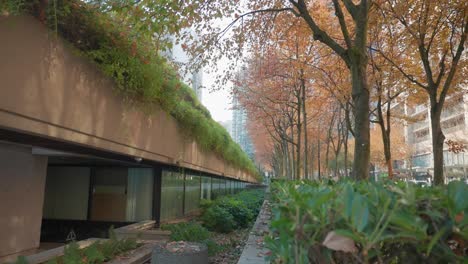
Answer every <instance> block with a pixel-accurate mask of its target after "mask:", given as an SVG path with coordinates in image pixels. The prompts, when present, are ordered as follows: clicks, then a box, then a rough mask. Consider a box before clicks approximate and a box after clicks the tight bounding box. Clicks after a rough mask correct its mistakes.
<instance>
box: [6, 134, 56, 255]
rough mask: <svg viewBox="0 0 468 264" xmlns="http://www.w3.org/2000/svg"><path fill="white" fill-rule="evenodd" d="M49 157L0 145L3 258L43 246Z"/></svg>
mask: <svg viewBox="0 0 468 264" xmlns="http://www.w3.org/2000/svg"><path fill="white" fill-rule="evenodd" d="M46 170H47V157H44V156H33V155H32V154H31V148H28V147H22V146H17V145H11V144H4V143H2V142H0V256H4V255H8V254H12V253H15V252H20V251H23V250H27V249H32V248H35V247H38V246H39V237H40V232H41V219H42V203H43V200H44V185H45V180H46Z"/></svg>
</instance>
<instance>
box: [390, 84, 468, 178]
mask: <svg viewBox="0 0 468 264" xmlns="http://www.w3.org/2000/svg"><path fill="white" fill-rule="evenodd" d="M394 111H395V114H396V115H399V114H404V116H405V117H406V118H405V120H406V121H405V123H406V126H405V141H406V142H407V145H408V148H409V151H410V152H411V159H410V161H409V162H397V163H396V165H397V168H398V167H400V168H407V169H413V170H421V171H428V172H429V173H430V174H431V175H432V174H433V172H432V171H433V152H432V132H431V120H430V107H429V102H427V103H424V104H419V105H416V106H409V105H408V104H406V103H403V104H398V106H397V107H394ZM441 126H442V130H443V132H444V135H445V138H446V140H452V141H455V142H459V143H462V144H464V145H465V146H468V95H467V94H463V93H457V94H453V95H451V96H448V97H447V99H446V101H445V104H444V109H443V111H442V114H441ZM444 173H445V177H446V179H447V180H450V179H453V178H468V153H467V152H460V153H453V152H450V151H449V150H448V145H446V144H444Z"/></svg>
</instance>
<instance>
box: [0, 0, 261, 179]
mask: <svg viewBox="0 0 468 264" xmlns="http://www.w3.org/2000/svg"><path fill="white" fill-rule="evenodd" d="M43 2H44V1H38V0H36V1H24V0H6V1H0V16H4V15H7V16H8V15H21V14H29V15H33V16H35V17H36V18H37V19H38V20H39V21H41V22H42V23H44V24H45V25H47V26H48V27H49V28H50V29H51V30H52V32H53V33H55V34H57V35H59V36H60V37H61V38H63V39H64V40H66V41H67V43H69V44H71V45H70V47H71V48H73V49H75V51H76V53H77V54H80V55H81V56H83V57H86V58H88V59H89V60H90V61H92V62H93V63H95V64H96V65H97V67H98V68H99V69H100V70H101V71H102V72H103V73H104V74H105V75H107V76H109V77H110V78H112V79H113V80H114V82H115V84H116V85H115V87H116V91H117V92H118V93H119V94H120V95H121V96H123V97H124V98H125V100H126V101H127V102H129V103H130V104H131V105H134V106H139V107H143V110H145V112H148V113H149V114H150V113H151V111H152V110H153V109H155V108H156V109H162V110H164V111H165V112H166V113H168V114H170V115H172V116H173V117H174V118H175V119H176V121H177V122H178V124H179V126H181V131H184V132H185V133H187V136H189V137H191V138H193V139H194V140H195V141H196V142H197V144H198V145H199V146H200V147H201V148H202V149H203V150H205V151H213V152H215V153H216V154H218V155H219V156H220V157H222V158H223V159H224V160H226V161H227V162H229V163H230V164H232V165H233V166H236V167H238V168H241V169H244V170H246V171H249V172H250V173H251V174H252V175H255V177H257V178H258V179H260V175H259V174H258V172H257V169H256V168H255V165H254V164H253V162H252V161H251V160H250V159H249V157H248V156H247V154H245V153H244V152H243V151H242V149H241V148H240V146H239V145H238V144H237V143H235V142H234V141H233V140H232V139H231V137H230V135H229V133H228V132H227V131H226V130H225V129H224V128H223V127H222V126H221V125H220V124H218V123H217V122H216V121H214V120H213V119H212V118H211V115H210V113H209V111H208V110H207V109H206V108H205V107H204V106H203V105H202V104H201V103H200V102H199V101H198V99H197V98H196V96H195V94H194V92H193V91H192V89H191V88H190V87H188V86H187V85H186V84H184V83H183V82H181V81H180V79H179V76H178V74H177V72H176V71H175V69H174V67H173V66H172V65H171V64H170V63H169V62H168V61H167V60H166V59H165V58H163V57H162V56H161V55H160V54H159V51H158V50H157V49H156V48H155V47H154V43H155V41H154V39H152V38H147V37H144V36H143V35H141V34H137V32H135V30H134V28H132V27H131V26H127V25H123V24H120V23H118V22H117V20H116V19H114V18H113V17H112V15H109V14H108V13H104V12H101V11H102V10H99V8H98V7H97V6H94V5H92V4H89V3H86V1H81V0H57V1H48V2H47V1H45V2H46V3H48V4H47V5H46V6H43V4H44V3H43Z"/></svg>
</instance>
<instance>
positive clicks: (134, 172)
mask: <svg viewBox="0 0 468 264" xmlns="http://www.w3.org/2000/svg"><path fill="white" fill-rule="evenodd" d="M152 211H153V169H151V168H129V169H128V179H127V212H126V216H127V217H126V220H127V221H132V222H133V221H143V220H151V219H153V213H152Z"/></svg>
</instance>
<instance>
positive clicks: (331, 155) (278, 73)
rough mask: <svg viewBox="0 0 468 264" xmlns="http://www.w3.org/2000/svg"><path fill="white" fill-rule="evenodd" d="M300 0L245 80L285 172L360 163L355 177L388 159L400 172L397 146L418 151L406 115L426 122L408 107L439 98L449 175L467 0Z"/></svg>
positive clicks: (436, 115) (434, 127)
mask: <svg viewBox="0 0 468 264" xmlns="http://www.w3.org/2000/svg"><path fill="white" fill-rule="evenodd" d="M290 4H291V5H292V6H291V10H289V11H290V12H291V13H293V14H294V15H295V16H288V15H286V14H283V15H281V14H279V15H276V17H275V18H274V19H273V20H272V21H271V23H270V24H268V26H269V30H270V32H269V34H268V35H267V39H268V41H266V40H265V36H263V38H264V39H261V40H260V41H258V40H257V42H254V44H253V45H252V46H251V47H250V48H249V51H250V53H249V54H250V57H249V60H248V62H247V65H248V66H247V67H246V69H244V70H243V73H242V74H241V78H240V79H239V80H237V82H239V85H237V86H238V87H240V88H239V89H237V90H236V93H237V96H239V97H240V98H241V99H242V100H241V102H242V103H243V105H244V106H245V107H246V108H247V109H248V110H249V113H250V119H251V120H252V121H253V122H254V124H251V133H252V134H253V135H254V137H255V141H256V142H257V149H260V153H259V154H260V156H265V153H266V154H267V157H263V158H267V159H268V160H269V161H270V165H271V167H272V168H273V169H274V171H276V173H277V174H280V175H290V176H291V177H294V178H302V177H306V178H309V177H311V175H313V170H317V172H316V173H315V174H316V175H318V176H319V177H320V176H321V175H323V173H324V172H325V173H326V174H327V175H331V176H339V175H342V176H348V171H349V170H348V164H349V163H351V164H352V170H351V172H352V176H353V177H354V178H356V179H367V178H368V177H369V168H370V165H371V164H370V163H371V162H372V163H374V164H375V163H378V161H379V160H383V161H384V163H385V165H386V167H387V171H388V175H389V176H390V177H391V176H392V175H393V168H392V152H394V153H395V152H396V153H398V159H400V160H401V159H406V158H408V156H410V155H411V152H412V151H411V148H410V147H409V146H407V145H405V142H404V141H403V140H402V139H403V138H404V136H403V133H402V126H401V125H400V126H398V125H396V124H403V123H404V122H412V121H417V120H410V119H409V118H408V117H407V116H405V115H403V112H402V111H401V110H402V107H403V106H404V104H406V105H410V106H411V105H415V104H421V103H425V102H426V100H427V99H426V98H429V105H430V120H431V132H432V148H433V153H434V155H433V156H434V178H435V183H436V184H441V183H443V149H444V141H445V136H444V133H443V131H442V127H441V113H442V109H443V106H444V102H445V99H446V98H447V95H449V94H450V93H456V92H459V91H460V90H463V88H466V78H465V77H466V71H467V68H466V66H467V65H466V62H467V60H466V52H464V47H465V46H466V34H467V31H468V22H467V3H466V2H465V1H448V0H446V1H443V0H440V1H430V0H414V1H366V0H361V1H348V0H342V1H338V0H333V1H331V3H328V2H326V1H319V2H316V3H307V2H306V1H297V2H295V1H290ZM278 10H279V9H278ZM269 12H274V11H271V10H270V11H269ZM312 38H313V39H315V40H317V41H318V42H319V43H317V42H313V41H311V40H312ZM398 104H399V106H400V107H401V108H399V107H395V106H397V105H398ZM393 109H395V110H397V111H398V109H399V110H400V111H399V112H397V113H395V115H394V114H393V113H392V110H393ZM399 121H400V122H399ZM371 123H375V124H376V125H377V126H378V127H379V128H380V129H379V130H380V137H376V135H372V133H371V132H372V129H371ZM393 128H399V129H393ZM258 131H263V132H262V133H258ZM392 133H393V134H396V135H397V136H396V137H395V135H392ZM256 135H258V136H256ZM264 135H268V136H269V139H262V138H261V137H262V136H263V137H264ZM395 139H396V140H395ZM371 140H372V145H371ZM395 141H396V142H395ZM262 144H263V145H264V146H267V147H262V146H261V145H262ZM350 145H352V146H350ZM350 147H353V148H354V153H348V149H349V148H350ZM262 150H263V151H262ZM379 152H382V153H383V157H382V155H379ZM268 153H270V155H268ZM371 153H372V157H373V158H371V156H370V154H371ZM350 159H352V162H350ZM340 163H341V166H340ZM340 167H341V170H340ZM331 168H333V171H330V169H331Z"/></svg>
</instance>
